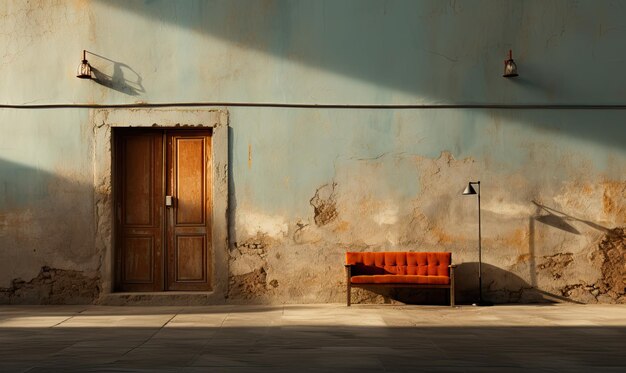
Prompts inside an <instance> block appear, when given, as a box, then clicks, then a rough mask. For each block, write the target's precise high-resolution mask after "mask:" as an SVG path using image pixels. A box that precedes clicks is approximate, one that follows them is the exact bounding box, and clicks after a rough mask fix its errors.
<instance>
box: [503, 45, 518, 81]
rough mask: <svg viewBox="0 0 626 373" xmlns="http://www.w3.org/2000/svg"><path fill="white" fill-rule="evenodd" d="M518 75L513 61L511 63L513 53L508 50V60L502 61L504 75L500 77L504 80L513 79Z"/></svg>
mask: <svg viewBox="0 0 626 373" xmlns="http://www.w3.org/2000/svg"><path fill="white" fill-rule="evenodd" d="M518 75H519V74H518V73H517V65H516V64H515V61H513V51H511V50H509V59H508V60H504V74H502V76H503V77H505V78H514V77H516V76H518Z"/></svg>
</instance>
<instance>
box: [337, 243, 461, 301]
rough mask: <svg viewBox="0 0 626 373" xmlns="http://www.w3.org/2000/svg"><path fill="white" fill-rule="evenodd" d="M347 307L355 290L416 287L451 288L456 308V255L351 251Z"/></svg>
mask: <svg viewBox="0 0 626 373" xmlns="http://www.w3.org/2000/svg"><path fill="white" fill-rule="evenodd" d="M345 267H346V276H347V277H346V280H347V281H346V282H347V298H346V299H347V304H348V306H350V304H351V302H350V293H351V289H352V288H353V287H361V288H365V287H372V286H387V287H416V288H444V289H450V305H451V306H454V268H456V266H455V265H454V264H452V253H446V252H431V253H417V252H381V253H372V252H360V253H359V252H347V253H346V265H345Z"/></svg>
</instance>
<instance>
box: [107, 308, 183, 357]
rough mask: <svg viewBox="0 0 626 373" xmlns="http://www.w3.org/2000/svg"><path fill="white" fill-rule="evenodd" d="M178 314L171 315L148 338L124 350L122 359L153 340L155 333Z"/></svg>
mask: <svg viewBox="0 0 626 373" xmlns="http://www.w3.org/2000/svg"><path fill="white" fill-rule="evenodd" d="M177 315H178V312H175V313H174V314H173V315H172V317H170V318H169V319H168V320H167V321H166V322H165V324H163V325H161V327H160V328H158V329H157V330H156V331H155V332H154V333H152V334H151V335H150V336H149V337H148V338H146V340H145V341H143V342H141V343H140V344H138V345H137V346H135V347H133V348H131V349H130V350H128V351H126V352H124V353H123V354H122V355H121V356H120V359H121V358H123V357H124V356H126V355H128V354H129V353H131V352H133V351H135V350H136V349H138V348H139V347H141V346H143V345H145V344H146V343H148V341H149V340H151V339H152V338H154V336H155V335H157V334H158V333H159V332H160V331H161V330H163V328H164V327H165V325H167V324H169V322H170V321H172V320H173V319H174V317H176V316H177ZM120 359H117V360H116V362H118V361H120Z"/></svg>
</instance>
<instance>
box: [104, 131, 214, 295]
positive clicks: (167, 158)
mask: <svg viewBox="0 0 626 373" xmlns="http://www.w3.org/2000/svg"><path fill="white" fill-rule="evenodd" d="M114 147H115V198H116V205H115V206H116V241H115V242H116V254H115V255H116V289H117V290H121V291H163V290H195V291H206V290H211V283H210V279H211V272H210V268H211V266H210V264H211V247H210V243H211V237H210V234H211V221H210V220H211V158H210V155H211V132H210V131H197V130H172V131H169V130H156V129H136V128H135V129H116V130H115V143H114ZM166 195H168V196H172V197H173V198H172V205H171V206H165V201H166V198H165V197H166Z"/></svg>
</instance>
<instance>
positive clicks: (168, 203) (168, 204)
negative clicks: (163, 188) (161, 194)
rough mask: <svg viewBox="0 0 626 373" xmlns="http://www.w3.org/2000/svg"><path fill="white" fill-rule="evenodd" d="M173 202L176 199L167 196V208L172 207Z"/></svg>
mask: <svg viewBox="0 0 626 373" xmlns="http://www.w3.org/2000/svg"><path fill="white" fill-rule="evenodd" d="M173 200H174V197H172V196H165V207H172V202H173Z"/></svg>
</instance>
